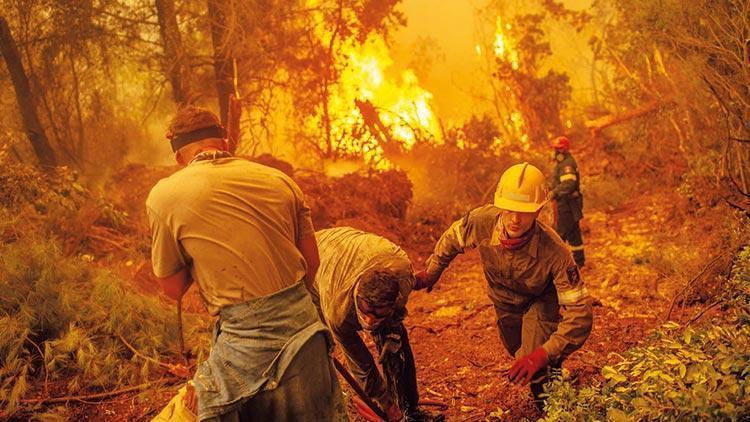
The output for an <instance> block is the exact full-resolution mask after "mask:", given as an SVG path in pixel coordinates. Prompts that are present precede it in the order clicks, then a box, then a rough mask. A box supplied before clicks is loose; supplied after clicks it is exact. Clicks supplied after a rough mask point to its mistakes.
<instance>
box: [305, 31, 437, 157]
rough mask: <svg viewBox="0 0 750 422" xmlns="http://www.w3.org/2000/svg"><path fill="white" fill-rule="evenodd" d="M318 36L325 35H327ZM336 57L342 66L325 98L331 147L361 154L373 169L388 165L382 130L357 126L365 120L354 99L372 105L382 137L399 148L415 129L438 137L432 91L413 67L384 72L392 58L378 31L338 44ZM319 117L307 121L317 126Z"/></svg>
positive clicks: (414, 138)
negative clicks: (360, 39)
mask: <svg viewBox="0 0 750 422" xmlns="http://www.w3.org/2000/svg"><path fill="white" fill-rule="evenodd" d="M318 36H320V37H321V40H326V39H327V37H329V36H330V35H329V34H319V35H318ZM338 60H340V63H343V64H345V66H344V67H343V69H342V70H341V74H340V77H339V79H338V82H337V83H336V84H335V85H334V86H332V87H331V91H330V92H331V95H330V98H329V103H328V114H329V116H330V117H329V118H330V122H331V128H330V134H331V139H332V144H333V148H334V149H335V150H336V151H339V152H341V153H343V154H342V155H348V156H358V157H362V158H363V159H364V161H365V162H367V163H369V164H370V165H372V166H374V167H376V168H379V169H385V168H389V167H391V166H392V165H391V163H390V162H389V161H388V160H387V159H386V158H385V153H384V146H385V145H383V143H384V137H385V135H383V134H381V136H377V135H375V134H372V133H369V132H370V131H368V130H363V129H362V128H364V127H367V125H365V120H364V116H363V113H362V111H361V110H360V108H358V106H357V103H360V104H362V103H366V104H368V105H372V106H374V110H375V112H374V113H373V115H375V116H376V119H378V120H379V121H380V122H381V123H382V124H383V125H384V128H385V132H387V139H389V140H390V141H393V142H395V143H397V144H398V145H399V146H400V147H401V148H402V149H404V150H407V151H408V150H410V149H411V148H413V147H414V145H415V143H416V142H417V141H418V136H417V135H415V133H421V134H423V135H427V136H423V137H422V138H423V139H424V138H425V137H426V138H431V141H432V142H440V139H439V138H438V136H439V134H440V130H439V125H438V121H437V118H436V117H435V114H434V112H433V110H432V107H431V104H430V103H431V100H432V94H431V93H430V92H428V91H427V90H425V89H424V88H422V87H421V86H420V85H419V80H418V78H417V76H416V74H415V73H414V71H413V70H411V69H407V70H404V71H403V72H401V74H400V77H398V76H393V74H392V73H389V72H388V71H389V69H390V68H391V66H392V65H393V60H392V59H391V56H390V52H389V50H388V47H387V45H386V43H385V41H384V40H383V38H382V37H380V36H378V35H375V34H371V35H370V36H369V37H368V38H367V40H366V41H365V42H363V43H356V42H353V41H351V42H347V43H346V44H344V45H342V48H341V54H340V55H339V58H338ZM318 119H322V116H319V117H318ZM320 123H321V121H320V120H317V121H311V122H308V124H313V125H317V126H318V127H322V126H321V124H320ZM357 128H359V129H357ZM386 142H388V141H386Z"/></svg>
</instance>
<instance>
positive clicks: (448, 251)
mask: <svg viewBox="0 0 750 422" xmlns="http://www.w3.org/2000/svg"><path fill="white" fill-rule="evenodd" d="M472 217H473V216H472V213H471V212H470V213H468V214H466V216H465V217H464V218H462V219H460V220H457V221H454V222H453V224H451V226H450V227H448V230H446V231H445V232H444V233H443V234H442V236H440V240H438V242H437V244H435V249H434V250H433V252H432V255H430V257H429V258H428V259H427V269H426V270H425V271H420V272H418V273H417V274H415V278H416V285H415V288H416V289H421V288H427V291H431V290H432V286H433V285H435V283H437V281H438V279H439V278H440V275H441V274H443V271H445V269H446V268H448V265H450V263H451V261H453V258H455V257H456V255H458V254H460V253H463V252H464V250H465V249H466V248H469V249H472V248H475V247H477V245H478V244H479V239H478V235H477V230H476V227H475V224H474V221H473V218H472Z"/></svg>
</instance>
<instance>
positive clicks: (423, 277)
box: [414, 270, 437, 293]
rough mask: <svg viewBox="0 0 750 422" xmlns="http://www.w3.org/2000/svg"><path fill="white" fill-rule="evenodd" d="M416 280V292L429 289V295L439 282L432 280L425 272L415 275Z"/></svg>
mask: <svg viewBox="0 0 750 422" xmlns="http://www.w3.org/2000/svg"><path fill="white" fill-rule="evenodd" d="M414 279H415V281H414V290H422V289H427V293H429V292H431V291H432V286H434V285H435V283H436V282H437V280H430V277H429V276H428V275H427V271H425V270H422V271H420V272H418V273H416V274H414Z"/></svg>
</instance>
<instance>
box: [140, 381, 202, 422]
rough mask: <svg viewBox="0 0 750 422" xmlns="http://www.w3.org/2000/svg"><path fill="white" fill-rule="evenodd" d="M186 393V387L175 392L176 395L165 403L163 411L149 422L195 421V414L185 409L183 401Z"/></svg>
mask: <svg viewBox="0 0 750 422" xmlns="http://www.w3.org/2000/svg"><path fill="white" fill-rule="evenodd" d="M186 393H187V386H183V387H182V388H180V390H179V391H177V395H176V396H174V397H172V400H170V401H169V403H167V405H166V406H165V407H164V409H163V410H162V411H161V412H160V413H159V414H158V415H156V417H155V418H153V419H151V422H192V421H195V420H196V416H195V413H193V412H191V411H190V409H188V408H187V407H185V403H184V402H183V399H184V397H185V394H186Z"/></svg>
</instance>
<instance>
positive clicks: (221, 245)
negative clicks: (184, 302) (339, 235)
mask: <svg viewBox="0 0 750 422" xmlns="http://www.w3.org/2000/svg"><path fill="white" fill-rule="evenodd" d="M146 210H147V213H148V219H149V224H150V226H151V235H152V250H151V258H152V261H153V267H154V273H155V274H156V276H157V277H167V276H170V275H172V274H174V273H176V272H177V271H179V270H180V269H182V268H185V267H187V268H189V269H190V272H191V275H192V276H193V279H194V280H196V282H197V284H198V287H199V289H200V293H201V295H202V296H203V299H204V301H205V303H206V306H207V307H208V311H209V313H211V315H217V314H218V313H219V310H220V309H221V307H223V306H227V305H233V304H237V303H242V302H246V301H248V300H249V299H252V298H256V297H260V296H266V295H269V294H272V293H275V292H277V291H279V290H282V289H284V288H286V287H289V286H291V285H292V284H294V283H295V282H298V281H300V280H302V279H303V278H304V276H305V273H306V271H307V266H306V263H305V260H304V258H303V257H302V254H301V253H300V251H299V249H298V248H297V245H298V244H299V241H300V239H304V238H307V237H310V236H314V235H315V232H314V229H313V225H312V220H311V219H310V209H309V208H308V207H307V205H306V204H305V201H304V199H303V196H302V192H301V191H300V189H299V187H298V186H297V185H296V184H295V183H294V181H293V180H292V179H291V178H289V177H288V176H286V175H285V174H284V173H282V172H280V171H278V170H276V169H273V168H270V167H266V166H263V165H260V164H257V163H253V162H250V161H247V160H244V159H240V158H234V157H230V158H220V159H216V160H206V161H198V162H194V163H192V164H190V165H188V166H187V167H185V168H183V169H181V170H179V171H177V172H176V173H174V174H172V175H171V176H169V177H167V178H165V179H162V180H161V181H159V183H157V184H156V186H154V188H153V189H152V190H151V193H150V194H149V197H148V199H147V200H146Z"/></svg>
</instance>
